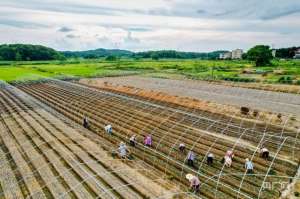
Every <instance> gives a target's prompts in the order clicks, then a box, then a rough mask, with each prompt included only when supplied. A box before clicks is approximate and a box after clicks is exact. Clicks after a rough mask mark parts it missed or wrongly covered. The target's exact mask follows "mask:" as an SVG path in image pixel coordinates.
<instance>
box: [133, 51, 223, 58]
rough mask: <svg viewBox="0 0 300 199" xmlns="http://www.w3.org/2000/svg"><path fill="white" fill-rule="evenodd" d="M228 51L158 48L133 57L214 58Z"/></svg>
mask: <svg viewBox="0 0 300 199" xmlns="http://www.w3.org/2000/svg"><path fill="white" fill-rule="evenodd" d="M224 52H228V51H214V52H209V53H201V52H181V51H175V50H159V51H146V52H138V53H135V54H134V57H139V58H152V59H168V58H175V59H196V58H198V59H216V58H219V55H220V54H221V53H224Z"/></svg>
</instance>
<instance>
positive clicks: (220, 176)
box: [17, 80, 300, 199]
mask: <svg viewBox="0 0 300 199" xmlns="http://www.w3.org/2000/svg"><path fill="white" fill-rule="evenodd" d="M17 87H18V89H21V90H22V91H24V92H25V93H27V94H29V95H31V96H32V97H34V98H36V99H38V100H39V101H41V102H43V103H45V104H47V105H48V106H49V107H51V108H53V109H55V110H56V111H57V112H59V113H60V114H62V115H64V116H65V117H67V118H69V119H71V120H72V121H74V122H77V123H79V124H81V121H82V117H83V115H86V116H88V118H89V120H90V125H91V126H90V130H91V133H85V137H87V138H90V139H92V140H94V141H95V142H96V140H98V139H104V140H106V141H107V142H110V144H111V146H114V147H117V145H118V143H120V142H121V141H124V142H128V140H129V137H130V136H131V135H132V134H137V135H138V145H137V147H136V148H132V149H130V150H131V153H132V155H133V157H134V160H135V161H138V162H139V161H142V162H144V163H145V164H147V165H151V166H152V167H153V170H155V171H156V172H161V173H163V174H164V175H162V176H163V177H164V179H168V180H169V181H170V182H174V183H176V184H177V185H179V186H180V187H185V188H183V189H185V190H186V189H187V186H188V182H187V180H186V179H185V174H187V173H194V174H196V175H198V176H199V178H200V181H201V182H202V183H201V188H200V193H199V196H201V198H215V197H216V198H236V197H238V198H266V199H267V198H277V197H278V196H279V194H280V192H281V191H282V189H284V187H281V186H279V185H276V186H274V187H272V188H264V186H265V184H266V183H269V182H277V181H278V180H282V179H292V178H293V177H294V176H295V174H296V172H297V169H298V161H299V148H300V142H299V140H300V138H299V137H298V133H299V132H297V131H295V130H294V129H288V130H286V129H285V130H284V131H283V129H282V128H284V127H283V126H279V127H278V125H274V124H271V123H268V124H265V123H255V122H253V120H249V121H248V120H245V119H241V118H233V117H230V116H229V115H226V114H219V113H215V112H209V111H204V110H203V111H201V110H196V109H191V108H189V107H185V106H178V105H177V104H176V103H169V102H168V103H167V102H166V101H164V100H162V99H153V98H151V97H150V96H149V95H141V94H140V95H136V96H134V95H130V94H129V93H126V92H124V91H123V92H121V91H114V90H108V89H101V88H91V87H87V86H83V85H79V84H77V83H70V82H65V81H60V80H47V81H42V82H31V83H30V82H29V83H27V84H18V85H17ZM108 123H109V124H112V126H113V129H114V131H113V136H108V135H106V134H105V132H104V131H103V130H102V129H103V126H104V125H107V124H108ZM146 134H151V135H152V137H153V143H154V144H153V146H152V147H151V148H148V147H144V146H143V145H142V139H143V137H144V136H145V135H146ZM253 135H255V136H253ZM181 142H184V143H185V144H186V147H187V148H188V149H192V150H193V151H194V152H195V153H196V154H197V161H196V164H195V166H194V167H189V166H187V165H186V160H185V157H186V154H181V153H179V152H178V149H177V145H178V144H179V143H181ZM262 142H263V143H264V145H265V146H267V147H268V148H269V150H270V152H271V158H270V160H267V161H266V160H263V159H262V158H260V157H259V152H258V149H257V146H259V145H260V144H261V143H262ZM230 148H231V149H233V150H234V152H235V154H236V157H235V158H234V163H233V166H232V167H231V168H227V167H224V166H223V165H222V164H221V163H220V161H219V160H221V159H222V156H223V155H224V153H225V152H226V150H228V149H230ZM208 152H213V153H214V154H215V156H216V162H215V163H214V165H213V166H208V165H207V164H206V162H205V158H206V156H207V153H208ZM245 158H251V159H252V161H253V162H254V165H255V174H254V175H245V172H244V160H245ZM287 181H289V180H287ZM197 196H198V195H197ZM184 198H185V197H184Z"/></svg>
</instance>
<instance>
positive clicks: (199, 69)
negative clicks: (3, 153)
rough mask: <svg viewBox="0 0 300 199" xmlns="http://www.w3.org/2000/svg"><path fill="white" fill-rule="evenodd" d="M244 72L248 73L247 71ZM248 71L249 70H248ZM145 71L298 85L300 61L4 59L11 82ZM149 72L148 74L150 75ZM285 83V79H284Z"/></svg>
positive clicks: (1, 69) (1, 67) (3, 75)
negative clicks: (269, 63)
mask: <svg viewBox="0 0 300 199" xmlns="http://www.w3.org/2000/svg"><path fill="white" fill-rule="evenodd" d="M243 71H244V72H243ZM245 71H247V72H245ZM128 74H143V75H146V76H156V77H161V78H172V77H178V76H180V77H187V78H192V79H217V80H227V81H245V82H252V81H258V82H274V83H279V80H280V79H281V81H282V79H286V77H287V76H288V77H289V79H290V78H291V79H292V81H289V82H287V83H289V84H292V83H293V84H294V83H296V82H297V81H299V80H300V61H299V60H286V61H278V60H274V61H273V63H272V66H266V67H254V65H253V63H252V62H249V61H244V60H240V61H227V60H226V61H218V60H216V61H214V60H158V61H154V60H149V59H143V60H131V59H124V60H121V61H115V62H108V61H105V60H103V59H98V60H81V59H76V60H74V59H73V60H67V61H39V62H0V79H1V80H5V81H7V82H12V81H22V80H28V79H36V78H38V76H45V77H61V76H72V77H103V76H119V75H128ZM147 74H148V75H147ZM281 83H285V82H281Z"/></svg>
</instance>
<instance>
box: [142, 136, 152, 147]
mask: <svg viewBox="0 0 300 199" xmlns="http://www.w3.org/2000/svg"><path fill="white" fill-rule="evenodd" d="M144 144H145V145H146V146H149V147H151V146H152V137H151V135H147V136H146V137H145V139H144Z"/></svg>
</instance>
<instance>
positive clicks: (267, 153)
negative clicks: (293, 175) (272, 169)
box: [260, 147, 269, 160]
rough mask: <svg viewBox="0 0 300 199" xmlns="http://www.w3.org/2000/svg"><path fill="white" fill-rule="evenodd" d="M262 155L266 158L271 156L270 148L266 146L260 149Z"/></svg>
mask: <svg viewBox="0 0 300 199" xmlns="http://www.w3.org/2000/svg"><path fill="white" fill-rule="evenodd" d="M260 153H261V157H262V158H263V159H265V160H267V159H268V158H269V150H268V149H267V148H266V147H262V148H261V149H260Z"/></svg>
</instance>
